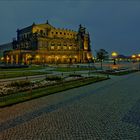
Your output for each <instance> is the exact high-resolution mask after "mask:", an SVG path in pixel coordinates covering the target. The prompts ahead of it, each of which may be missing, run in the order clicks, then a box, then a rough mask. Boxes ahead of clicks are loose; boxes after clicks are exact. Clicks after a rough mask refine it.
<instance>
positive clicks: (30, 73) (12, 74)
mask: <svg viewBox="0 0 140 140" xmlns="http://www.w3.org/2000/svg"><path fill="white" fill-rule="evenodd" d="M42 74H48V72H39V71H5V72H1V73H0V79H6V78H15V77H23V76H33V75H42Z"/></svg>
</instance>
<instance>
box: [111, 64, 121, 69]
mask: <svg viewBox="0 0 140 140" xmlns="http://www.w3.org/2000/svg"><path fill="white" fill-rule="evenodd" d="M111 69H119V65H111Z"/></svg>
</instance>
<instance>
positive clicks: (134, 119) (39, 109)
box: [0, 72, 140, 140]
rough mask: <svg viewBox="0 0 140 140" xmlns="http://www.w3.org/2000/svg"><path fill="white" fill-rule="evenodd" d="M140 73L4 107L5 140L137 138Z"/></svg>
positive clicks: (0, 133) (0, 122)
mask: <svg viewBox="0 0 140 140" xmlns="http://www.w3.org/2000/svg"><path fill="white" fill-rule="evenodd" d="M139 83H140V72H137V73H133V74H129V75H125V76H120V77H114V76H111V79H110V80H107V81H102V82H100V83H94V84H90V85H87V86H83V87H79V88H75V89H71V90H68V91H64V92H60V93H57V94H53V95H49V96H46V97H42V98H38V99H34V100H31V101H28V102H24V103H20V104H17V105H13V106H10V107H5V108H2V109H0V139H2V140H19V139H20V140H28V139H29V140H30V139H33V140H40V139H41V140H46V139H47V140H49V139H50V140H52V139H53V140H59V139H60V140H62V139H64V140H71V139H74V140H77V139H78V140H79V139H81V140H86V139H88V140H112V139H114V140H139V139H140V111H139V110H140V87H139Z"/></svg>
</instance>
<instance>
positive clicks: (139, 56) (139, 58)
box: [138, 54, 140, 71]
mask: <svg viewBox="0 0 140 140" xmlns="http://www.w3.org/2000/svg"><path fill="white" fill-rule="evenodd" d="M138 61H139V71H140V54H138Z"/></svg>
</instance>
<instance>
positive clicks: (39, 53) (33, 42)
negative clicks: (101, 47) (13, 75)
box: [4, 21, 92, 64]
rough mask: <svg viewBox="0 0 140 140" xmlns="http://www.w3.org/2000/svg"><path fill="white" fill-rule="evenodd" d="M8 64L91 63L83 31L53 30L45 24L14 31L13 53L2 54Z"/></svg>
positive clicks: (87, 38)
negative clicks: (15, 35)
mask: <svg viewBox="0 0 140 140" xmlns="http://www.w3.org/2000/svg"><path fill="white" fill-rule="evenodd" d="M4 57H5V61H6V63H11V64H19V63H20V64H30V63H33V64H45V63H46V64H50V63H53V64H60V63H66V64H67V63H86V62H89V61H91V60H92V54H91V47H90V36H89V34H88V33H87V31H86V29H85V28H84V27H82V26H81V25H80V26H79V30H78V31H77V32H76V31H73V30H67V29H59V28H55V27H53V26H52V25H50V24H49V23H48V21H47V22H46V23H45V24H35V23H33V24H32V25H31V26H29V27H26V28H23V29H21V30H19V29H18V30H17V38H16V39H14V40H13V50H12V51H6V52H5V54H4Z"/></svg>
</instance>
